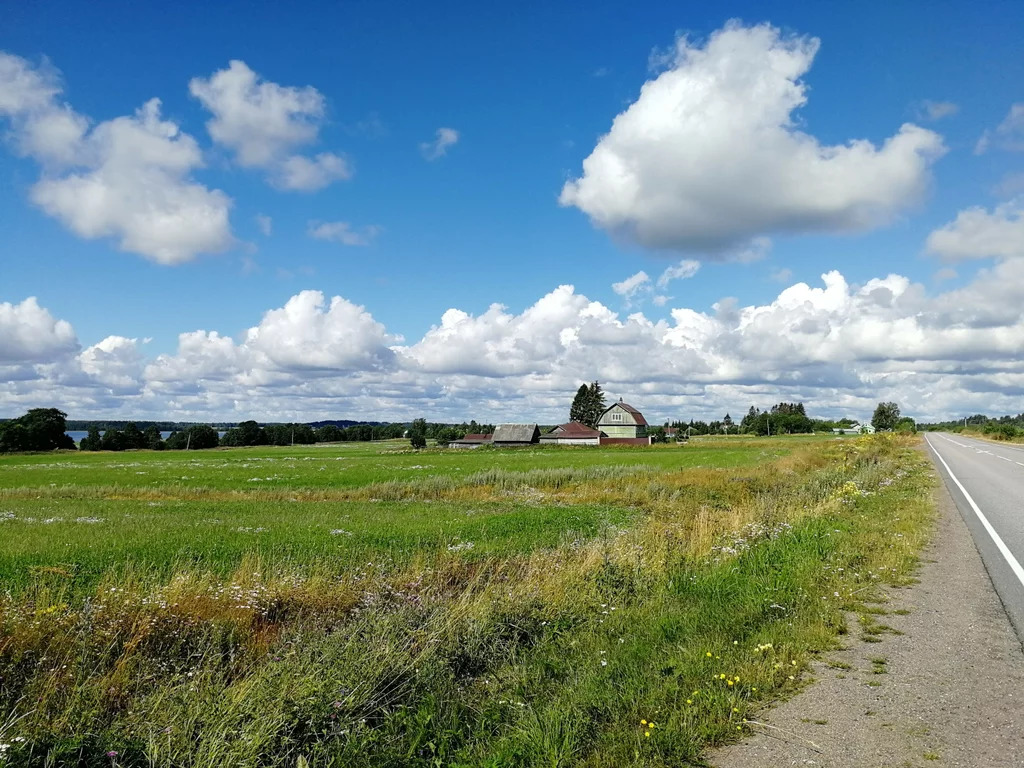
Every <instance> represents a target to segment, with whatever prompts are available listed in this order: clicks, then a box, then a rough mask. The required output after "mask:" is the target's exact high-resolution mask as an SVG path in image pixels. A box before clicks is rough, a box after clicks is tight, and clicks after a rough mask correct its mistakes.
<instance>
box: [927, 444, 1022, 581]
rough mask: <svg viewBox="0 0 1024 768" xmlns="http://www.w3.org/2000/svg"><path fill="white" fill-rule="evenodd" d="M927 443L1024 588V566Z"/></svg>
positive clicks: (933, 448) (944, 461)
mask: <svg viewBox="0 0 1024 768" xmlns="http://www.w3.org/2000/svg"><path fill="white" fill-rule="evenodd" d="M925 442H926V443H928V447H929V448H931V449H932V452H933V453H934V454H935V455H936V456H937V457H938V459H939V461H941V462H942V466H944V467H945V468H946V472H948V473H949V477H950V478H951V479H952V480H953V482H954V483H956V487H957V488H959V489H960V492H961V493H962V494H963V495H964V498H965V499H967V503H968V504H970V505H971V509H973V510H974V514H976V515H977V516H978V519H979V520H980V521H981V524H982V525H983V526H985V530H986V531H988V535H989V536H991V537H992V541H993V542H995V545H996V549H998V550H999V553H1000V554H1001V555H1002V556H1003V559H1005V560H1006V563H1007V565H1009V566H1010V570H1011V571H1013V575H1014V576H1016V577H1017V580H1018V581H1019V582H1020V585H1021V586H1022V587H1024V566H1021V564H1020V562H1018V560H1017V558H1016V557H1014V556H1013V552H1011V551H1010V548H1009V547H1007V546H1006V543H1005V542H1004V541H1003V540H1002V538H1001V537H1000V536H999V534H998V533H996V529H995V528H993V527H992V523H990V522H989V521H988V518H987V517H985V515H984V513H983V512H982V511H981V509H980V508H979V507H978V505H977V504H976V503H975V501H974V499H972V498H971V494H969V493H968V492H967V489H966V488H964V486H963V483H961V482H960V481H959V480H958V479H957V477H956V475H954V474H953V470H951V469H950V468H949V464H947V463H946V460H945V459H944V458H942V456H940V455H939V452H938V451H936V450H935V446H933V445H932V443H931V440H929V439H928V438H927V437H925Z"/></svg>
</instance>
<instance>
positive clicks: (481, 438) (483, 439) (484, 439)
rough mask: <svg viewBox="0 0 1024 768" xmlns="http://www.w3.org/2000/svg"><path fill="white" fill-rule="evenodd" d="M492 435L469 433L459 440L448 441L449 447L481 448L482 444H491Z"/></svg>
mask: <svg viewBox="0 0 1024 768" xmlns="http://www.w3.org/2000/svg"><path fill="white" fill-rule="evenodd" d="M490 444H491V436H490V435H484V434H472V433H471V434H468V435H466V436H465V437H463V438H460V439H458V440H452V441H451V442H449V443H448V447H449V448H479V447H480V446H481V445H490Z"/></svg>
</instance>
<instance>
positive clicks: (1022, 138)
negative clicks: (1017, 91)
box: [974, 101, 1024, 155]
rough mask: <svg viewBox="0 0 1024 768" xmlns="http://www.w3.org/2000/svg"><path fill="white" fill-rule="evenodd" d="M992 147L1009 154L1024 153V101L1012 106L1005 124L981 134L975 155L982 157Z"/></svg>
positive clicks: (1004, 120) (975, 148) (975, 147)
mask: <svg viewBox="0 0 1024 768" xmlns="http://www.w3.org/2000/svg"><path fill="white" fill-rule="evenodd" d="M992 147H996V148H997V149H1004V150H1006V151H1008V152H1024V101H1022V102H1019V103H1017V104H1012V105H1011V106H1010V111H1009V112H1008V113H1007V115H1006V117H1005V118H1003V122H1001V123H1000V124H999V125H997V126H996V127H995V129H993V130H986V131H985V132H984V133H983V134H981V138H980V139H978V143H977V144H975V146H974V154H976V155H981V154H984V153H985V152H987V151H988V150H989V149H991V148H992Z"/></svg>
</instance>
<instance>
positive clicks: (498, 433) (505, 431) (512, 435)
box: [491, 424, 540, 448]
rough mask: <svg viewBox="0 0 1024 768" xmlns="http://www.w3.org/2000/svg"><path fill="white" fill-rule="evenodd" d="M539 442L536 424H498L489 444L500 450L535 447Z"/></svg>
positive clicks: (538, 430)
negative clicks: (527, 446)
mask: <svg viewBox="0 0 1024 768" xmlns="http://www.w3.org/2000/svg"><path fill="white" fill-rule="evenodd" d="M539 442H540V429H539V428H538V427H537V425H536V424H499V425H498V426H497V427H495V428H494V434H493V435H492V436H491V444H492V445H494V446H496V447H501V448H511V447H517V446H525V445H535V444H537V443H539Z"/></svg>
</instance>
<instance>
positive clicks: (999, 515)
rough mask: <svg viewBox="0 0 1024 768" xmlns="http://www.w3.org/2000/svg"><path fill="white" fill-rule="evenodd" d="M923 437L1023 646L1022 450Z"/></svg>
mask: <svg viewBox="0 0 1024 768" xmlns="http://www.w3.org/2000/svg"><path fill="white" fill-rule="evenodd" d="M924 437H925V440H926V441H927V443H928V445H929V447H930V448H931V450H932V455H933V457H934V458H935V464H936V466H937V467H938V469H939V474H940V475H941V476H942V479H943V481H944V482H945V483H946V487H947V488H948V489H949V492H950V495H951V496H952V497H953V499H954V501H956V505H957V507H959V509H960V514H961V515H963V518H964V522H966V523H967V527H968V529H969V530H970V532H971V535H972V536H973V537H974V543H975V546H977V548H978V552H979V553H980V554H981V558H982V560H983V561H984V563H985V568H986V569H987V570H988V573H989V576H990V577H991V579H992V584H993V585H994V586H995V588H996V592H997V593H998V595H999V598H1000V599H1001V600H1002V602H1003V606H1004V607H1005V608H1006V612H1007V614H1008V615H1009V616H1010V621H1011V622H1012V623H1013V626H1014V628H1015V629H1016V630H1017V636H1018V637H1019V638H1020V639H1021V640H1022V641H1024V566H1022V563H1024V447H1022V446H1016V445H1001V444H999V443H993V442H988V441H986V440H975V439H973V438H969V437H963V436H961V435H955V434H953V435H951V434H945V433H935V432H931V433H925V436H924Z"/></svg>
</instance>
